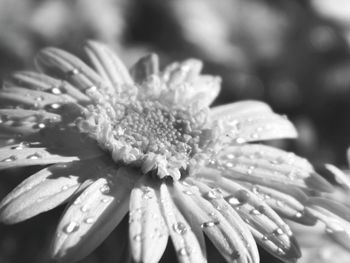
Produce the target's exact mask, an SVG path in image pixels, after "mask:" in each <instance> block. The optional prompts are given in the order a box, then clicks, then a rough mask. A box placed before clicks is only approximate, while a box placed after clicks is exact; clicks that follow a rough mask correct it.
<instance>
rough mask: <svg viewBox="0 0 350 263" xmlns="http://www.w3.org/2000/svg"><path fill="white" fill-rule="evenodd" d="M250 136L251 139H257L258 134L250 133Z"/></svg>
mask: <svg viewBox="0 0 350 263" xmlns="http://www.w3.org/2000/svg"><path fill="white" fill-rule="evenodd" d="M250 137H251V138H252V139H258V138H259V134H258V133H252V134H251V135H250Z"/></svg>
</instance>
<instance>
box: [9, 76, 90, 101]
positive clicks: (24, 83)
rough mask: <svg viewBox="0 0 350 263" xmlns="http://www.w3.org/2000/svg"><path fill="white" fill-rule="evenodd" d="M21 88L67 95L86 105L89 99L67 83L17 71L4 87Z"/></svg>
mask: <svg viewBox="0 0 350 263" xmlns="http://www.w3.org/2000/svg"><path fill="white" fill-rule="evenodd" d="M11 85H12V86H21V87H25V88H27V89H32V90H38V91H45V92H48V93H52V94H55V95H63V94H67V95H69V96H70V97H71V98H74V99H75V100H76V101H78V102H80V103H87V102H89V101H90V99H89V98H88V97H87V96H86V95H85V94H84V93H82V92H81V91H79V90H78V89H77V88H75V87H73V86H72V85H71V84H69V83H68V82H67V81H64V80H59V79H55V78H52V77H50V76H48V75H45V74H42V73H38V72H33V71H19V72H16V73H14V74H13V75H12V76H11V79H10V80H9V81H8V82H7V83H5V86H6V87H8V88H10V86H11Z"/></svg>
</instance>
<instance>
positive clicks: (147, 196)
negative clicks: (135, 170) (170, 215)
mask: <svg viewBox="0 0 350 263" xmlns="http://www.w3.org/2000/svg"><path fill="white" fill-rule="evenodd" d="M142 190H143V194H142V198H143V199H152V198H153V197H154V194H153V192H152V191H151V190H150V189H149V188H144V189H142Z"/></svg>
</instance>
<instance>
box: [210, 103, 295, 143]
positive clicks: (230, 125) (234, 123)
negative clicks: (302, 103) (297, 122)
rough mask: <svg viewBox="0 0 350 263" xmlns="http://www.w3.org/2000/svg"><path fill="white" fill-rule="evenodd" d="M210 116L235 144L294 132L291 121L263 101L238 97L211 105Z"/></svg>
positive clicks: (277, 137) (279, 136)
mask: <svg viewBox="0 0 350 263" xmlns="http://www.w3.org/2000/svg"><path fill="white" fill-rule="evenodd" d="M210 117H211V119H212V120H213V122H217V123H216V125H219V127H220V129H221V130H222V132H223V133H224V134H225V135H227V136H228V138H229V139H230V140H231V141H232V142H234V143H238V144H241V143H244V142H253V141H262V140H270V139H279V138H295V137H296V136H297V132H296V130H295V128H294V126H293V124H292V123H291V122H290V121H289V120H287V119H286V118H285V117H283V116H280V115H278V114H276V113H274V112H273V111H272V110H271V108H270V107H269V106H268V105H267V104H265V103H263V102H258V101H242V102H236V103H231V104H227V105H222V106H217V107H213V108H211V114H210ZM213 124H214V125H215V123H213Z"/></svg>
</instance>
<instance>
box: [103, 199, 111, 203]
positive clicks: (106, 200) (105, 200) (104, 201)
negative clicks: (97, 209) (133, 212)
mask: <svg viewBox="0 0 350 263" xmlns="http://www.w3.org/2000/svg"><path fill="white" fill-rule="evenodd" d="M109 201H110V198H102V199H101V202H102V203H108V202H109Z"/></svg>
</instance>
